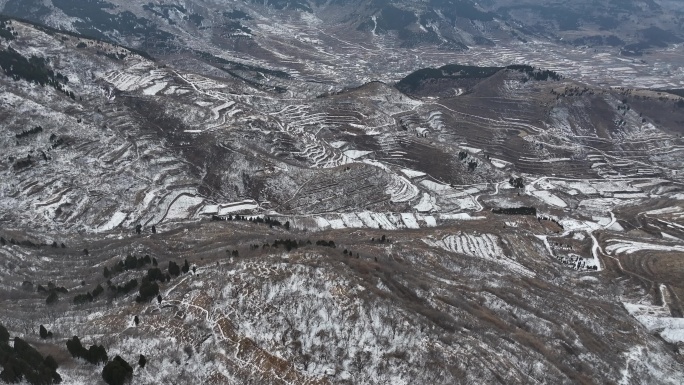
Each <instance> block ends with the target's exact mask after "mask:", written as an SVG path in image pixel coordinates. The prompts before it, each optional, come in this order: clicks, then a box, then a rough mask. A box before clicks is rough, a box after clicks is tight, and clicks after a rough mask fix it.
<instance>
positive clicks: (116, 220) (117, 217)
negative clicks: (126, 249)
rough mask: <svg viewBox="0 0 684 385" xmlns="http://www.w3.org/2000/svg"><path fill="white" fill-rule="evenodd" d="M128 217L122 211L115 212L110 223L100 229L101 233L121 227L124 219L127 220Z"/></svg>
mask: <svg viewBox="0 0 684 385" xmlns="http://www.w3.org/2000/svg"><path fill="white" fill-rule="evenodd" d="M126 215H128V214H126V213H123V212H121V211H117V212H115V213H114V215H112V217H111V218H110V219H109V221H108V222H107V223H105V224H104V225H102V227H100V228H99V231H109V230H111V229H113V228H115V227H116V226H119V225H120V224H121V222H123V221H124V219H126Z"/></svg>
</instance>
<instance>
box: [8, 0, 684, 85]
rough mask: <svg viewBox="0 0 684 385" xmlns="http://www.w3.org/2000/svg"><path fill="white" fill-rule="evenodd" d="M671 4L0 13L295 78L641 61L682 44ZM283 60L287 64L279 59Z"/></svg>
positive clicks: (63, 5)
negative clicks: (605, 54) (371, 64)
mask: <svg viewBox="0 0 684 385" xmlns="http://www.w3.org/2000/svg"><path fill="white" fill-rule="evenodd" d="M679 5H681V3H680V2H677V1H653V0H649V1H636V0H627V1H600V2H597V1H590V0H578V1H556V0H549V1H544V2H539V1H527V0H523V1H511V0H488V1H481V2H475V1H470V0H427V1H423V2H415V1H408V0H403V1H389V0H328V1H323V0H309V1H307V0H293V1H289V0H287V1H286V0H272V1H267V2H264V1H254V0H251V1H250V0H242V1H235V2H231V3H230V4H229V5H227V6H226V5H224V4H221V5H217V3H216V2H212V1H208V0H188V1H165V2H151V1H144V0H133V1H129V0H89V1H82V0H48V1H45V0H4V1H0V12H2V13H3V14H6V15H10V16H13V17H18V18H22V19H27V20H31V21H34V22H40V23H44V24H46V25H49V26H51V27H54V28H58V29H63V30H68V31H72V32H79V33H82V34H85V35H88V36H92V37H94V38H99V39H105V40H109V41H112V42H115V43H118V44H122V45H125V46H129V47H133V48H138V49H142V50H145V51H147V52H150V53H151V54H152V55H154V56H160V55H165V56H168V55H185V54H194V55H192V56H194V57H195V58H200V59H201V57H200V56H199V55H197V53H198V52H211V53H214V54H215V53H217V52H234V53H236V54H237V55H241V56H242V57H243V58H245V59H246V60H250V61H254V60H256V61H261V62H262V64H267V63H270V64H272V65H279V66H289V67H291V70H292V67H297V66H296V65H294V64H292V61H295V62H298V63H297V64H298V65H300V67H303V68H295V69H294V70H295V71H297V72H300V73H304V72H306V71H311V69H310V68H308V67H310V66H308V67H307V66H306V65H305V64H302V63H300V61H307V60H313V61H315V62H317V63H321V62H324V58H321V57H319V53H320V51H321V50H326V52H327V53H332V54H333V55H346V54H347V53H349V52H350V50H351V51H353V50H357V49H360V51H356V53H357V54H358V53H363V47H366V48H368V49H369V50H370V51H369V52H368V53H369V54H373V48H372V47H370V46H368V44H371V43H372V45H373V46H375V47H381V48H382V47H387V48H392V49H397V48H399V49H402V48H403V49H414V48H419V47H425V48H430V49H436V50H442V51H444V52H458V51H467V50H469V49H471V48H475V47H478V48H483V47H492V49H495V47H505V46H515V45H520V44H529V43H533V42H540V41H541V42H547V43H549V42H550V43H553V44H557V45H558V46H560V47H569V48H571V47H576V46H580V47H613V48H614V49H615V50H616V51H615V52H619V53H620V54H621V55H623V56H631V57H635V56H641V55H643V54H645V53H647V52H649V50H653V49H661V48H664V47H667V46H670V45H672V44H677V43H680V42H682V41H683V40H682V38H683V37H684V29H683V27H682V26H683V25H684V11H683V10H682V9H683V8H682V7H681V6H679ZM379 51H380V50H379ZM379 51H378V52H375V53H376V54H379V53H380V52H379ZM276 52H277V53H276ZM288 55H289V56H292V58H293V59H292V60H288V59H285V58H283V56H288ZM328 59H329V58H328ZM338 62H339V61H335V60H333V61H331V62H330V63H324V64H327V65H330V64H331V63H333V64H334V63H338ZM419 67H421V66H420V65H417V66H414V67H413V68H414V69H415V68H419ZM391 69H393V67H391V66H390V67H388V66H381V67H380V68H377V69H374V71H375V72H378V71H387V70H391ZM319 78H320V76H319Z"/></svg>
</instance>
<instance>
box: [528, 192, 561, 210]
mask: <svg viewBox="0 0 684 385" xmlns="http://www.w3.org/2000/svg"><path fill="white" fill-rule="evenodd" d="M532 194H534V196H536V197H537V198H539V199H541V200H542V201H544V202H545V203H547V204H549V205H551V206H556V207H560V208H565V207H568V205H567V203H565V201H563V200H562V199H560V198H559V197H557V196H555V195H554V194H552V193H550V192H548V191H533V192H532Z"/></svg>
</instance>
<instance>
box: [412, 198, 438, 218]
mask: <svg viewBox="0 0 684 385" xmlns="http://www.w3.org/2000/svg"><path fill="white" fill-rule="evenodd" d="M434 207H435V198H434V197H432V196H431V195H430V194H428V193H423V198H421V200H420V202H418V204H417V205H415V206H414V207H413V208H414V209H416V210H417V211H418V212H421V213H424V212H428V211H432V210H433V209H434Z"/></svg>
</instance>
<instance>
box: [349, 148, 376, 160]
mask: <svg viewBox="0 0 684 385" xmlns="http://www.w3.org/2000/svg"><path fill="white" fill-rule="evenodd" d="M372 153H373V151H359V150H347V151H345V152H344V155H345V156H346V157H348V158H350V159H359V158H361V157H364V156H366V155H368V154H372Z"/></svg>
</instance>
